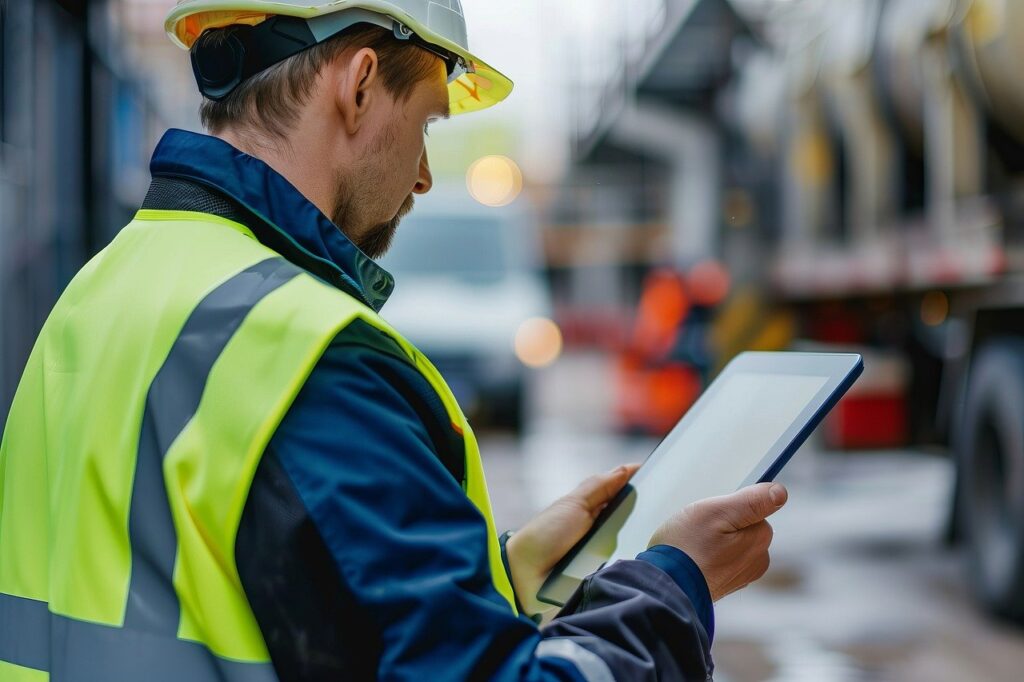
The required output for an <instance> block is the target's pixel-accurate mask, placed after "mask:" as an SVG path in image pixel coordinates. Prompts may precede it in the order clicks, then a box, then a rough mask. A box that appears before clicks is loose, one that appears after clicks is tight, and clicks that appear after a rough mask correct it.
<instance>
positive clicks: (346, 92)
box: [337, 47, 378, 135]
mask: <svg viewBox="0 0 1024 682" xmlns="http://www.w3.org/2000/svg"><path fill="white" fill-rule="evenodd" d="M339 66H341V69H342V72H341V74H339V75H341V78H340V79H339V81H338V90H337V98H338V99H337V106H338V111H339V112H340V113H341V118H342V122H343V123H344V125H345V130H346V132H348V134H349V135H354V134H355V133H356V132H357V131H358V130H359V128H360V126H362V123H363V120H364V119H365V118H366V115H367V113H368V112H369V111H370V106H371V105H372V104H373V91H374V87H373V86H374V84H375V83H376V81H377V75H378V71H377V53H376V52H374V51H373V50H372V49H370V48H368V47H364V48H360V49H359V50H357V51H356V52H355V54H352V55H351V56H348V57H347V58H346V57H342V58H341V63H340V64H339Z"/></svg>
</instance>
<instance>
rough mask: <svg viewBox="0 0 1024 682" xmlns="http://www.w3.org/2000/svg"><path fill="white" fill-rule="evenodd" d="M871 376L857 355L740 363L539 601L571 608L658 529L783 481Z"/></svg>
mask: <svg viewBox="0 0 1024 682" xmlns="http://www.w3.org/2000/svg"><path fill="white" fill-rule="evenodd" d="M862 369H863V362H862V360H861V358H860V356H859V355H854V354H836V353H744V354H742V355H740V356H739V357H737V358H736V359H735V360H733V361H732V362H731V363H729V365H728V366H727V367H726V368H725V369H724V370H723V371H722V373H721V375H720V376H719V377H718V378H717V379H716V380H715V381H714V382H713V383H712V384H711V386H709V387H708V389H707V390H706V391H705V392H704V394H703V395H702V396H701V397H700V399H699V400H698V401H697V402H696V403H695V404H694V406H693V407H692V408H691V409H690V411H689V412H687V413H686V415H685V416H684V417H683V418H682V419H681V420H680V422H679V423H678V424H677V425H676V426H675V428H673V429H672V431H671V432H670V433H669V434H668V436H666V438H665V440H663V441H662V443H661V444H660V445H659V446H658V447H657V448H656V449H655V450H654V452H653V453H652V454H651V455H650V457H648V459H647V461H646V462H645V463H644V465H643V466H642V467H641V468H640V470H639V471H637V473H636V475H634V476H633V478H632V479H631V480H630V482H629V483H628V484H627V485H626V486H625V487H624V488H623V489H622V491H621V492H620V493H619V494H618V495H617V496H616V497H615V499H613V500H612V502H611V503H609V504H608V506H607V508H605V510H604V511H603V512H602V513H601V515H600V517H598V519H597V520H596V521H595V522H594V525H593V527H592V529H591V530H590V532H589V533H588V534H587V535H586V536H585V537H584V538H583V540H581V541H580V542H579V543H578V544H577V545H576V546H575V547H574V548H573V549H572V550H571V551H570V552H569V553H568V554H567V555H566V557H565V558H564V559H563V560H562V561H561V562H560V563H559V564H558V565H557V566H556V567H555V569H554V570H553V571H552V572H551V574H550V576H549V577H548V579H547V581H546V582H545V583H544V585H543V587H542V588H541V589H540V591H539V593H538V595H537V598H538V599H539V600H540V601H543V602H547V603H549V604H556V605H562V604H564V603H565V602H566V601H567V600H568V598H569V597H570V596H571V595H572V593H573V591H575V589H576V587H577V586H578V585H579V583H580V582H581V581H582V580H583V579H584V578H585V577H586V576H588V575H590V574H591V573H593V572H594V571H596V570H598V569H600V568H601V567H602V566H603V565H605V564H606V563H608V562H611V561H616V560H619V559H632V558H633V557H635V556H636V555H637V554H639V553H640V552H642V551H644V550H645V549H647V547H648V546H649V544H650V540H651V537H652V535H653V534H654V533H655V531H657V530H658V529H659V528H660V527H661V526H662V524H663V523H664V522H665V521H666V520H668V519H669V518H670V517H672V515H673V514H676V513H678V512H680V510H682V509H684V508H685V507H686V506H687V505H688V504H690V503H692V502H697V501H698V500H705V499H706V498H712V497H717V496H722V495H728V494H729V493H732V492H734V491H736V490H737V489H739V488H742V487H744V486H749V485H752V484H754V483H757V482H763V481H771V480H773V479H774V478H775V476H776V475H778V473H779V471H780V470H781V469H782V467H783V466H784V465H785V464H786V462H788V461H789V458H790V457H792V456H793V454H794V453H795V452H796V450H797V448H799V446H800V445H801V444H802V443H803V442H804V441H805V440H806V439H807V436H808V435H810V433H811V431H813V430H814V427H815V426H817V425H818V423H819V422H820V421H821V419H822V418H823V417H824V415H825V414H827V413H828V411H829V410H830V409H832V407H833V406H834V405H835V403H836V402H837V401H838V400H839V398H840V397H841V396H842V395H843V394H844V393H845V392H846V391H847V389H849V387H850V386H851V385H852V384H853V382H854V381H855V380H856V378H857V376H859V375H860V372H861V371H862ZM709 502H710V501H709Z"/></svg>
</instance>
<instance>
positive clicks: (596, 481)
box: [569, 463, 640, 512]
mask: <svg viewBox="0 0 1024 682" xmlns="http://www.w3.org/2000/svg"><path fill="white" fill-rule="evenodd" d="M639 468H640V465H639V464H637V463H633V464H623V465H622V466H619V467H616V468H614V469H612V470H611V471H609V472H606V473H603V474H594V475H593V476H591V477H589V478H588V479H586V480H585V481H583V482H582V483H580V484H579V486H577V488H576V490H574V491H572V492H571V493H569V496H571V497H574V498H576V499H577V500H578V501H580V502H581V503H582V504H583V505H584V506H585V507H586V508H587V509H588V510H590V511H591V512H596V511H597V510H599V509H600V508H601V507H603V506H604V505H606V504H608V502H609V501H610V500H611V499H612V498H613V497H615V495H616V494H617V493H618V492H619V491H620V490H622V486H624V485H625V484H626V481H628V480H629V478H630V476H632V475H633V474H634V473H635V472H636V470H637V469H639Z"/></svg>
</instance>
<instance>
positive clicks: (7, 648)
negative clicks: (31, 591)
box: [0, 594, 50, 670]
mask: <svg viewBox="0 0 1024 682" xmlns="http://www.w3.org/2000/svg"><path fill="white" fill-rule="evenodd" d="M49 643H50V612H49V611H48V610H47V608H46V602H42V601H36V600H35V599H25V598H23V597H12V596H11V595H9V594H0V661H7V662H8V663H13V664H15V665H20V666H23V667H25V668H35V669H36V670H49V669H50V646H49Z"/></svg>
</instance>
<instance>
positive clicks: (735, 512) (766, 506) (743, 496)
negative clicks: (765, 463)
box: [705, 483, 789, 530]
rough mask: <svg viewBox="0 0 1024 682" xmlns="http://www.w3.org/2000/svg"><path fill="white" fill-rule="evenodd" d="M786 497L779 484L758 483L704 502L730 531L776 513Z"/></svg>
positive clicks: (787, 494)
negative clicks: (710, 506) (710, 505)
mask: <svg viewBox="0 0 1024 682" xmlns="http://www.w3.org/2000/svg"><path fill="white" fill-rule="evenodd" d="M788 497H789V493H788V492H787V491H786V488H785V486H782V485H780V484H779V483H758V484H756V485H752V486H748V487H746V488H742V489H741V490H737V491H736V492H734V493H732V494H731V495H725V496H723V497H718V498H712V499H711V500H706V501H705V502H707V503H709V504H713V506H714V509H715V512H716V516H718V517H720V518H721V519H722V520H723V521H725V523H727V524H728V525H730V526H731V527H732V530H741V529H743V528H746V527H748V526H752V525H754V524H756V523H758V522H760V521H764V519H765V518H767V517H768V516H771V515H772V514H774V513H775V512H777V511H778V510H779V509H781V508H782V505H784V504H785V503H786V500H787V499H788Z"/></svg>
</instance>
